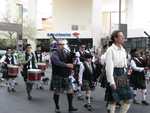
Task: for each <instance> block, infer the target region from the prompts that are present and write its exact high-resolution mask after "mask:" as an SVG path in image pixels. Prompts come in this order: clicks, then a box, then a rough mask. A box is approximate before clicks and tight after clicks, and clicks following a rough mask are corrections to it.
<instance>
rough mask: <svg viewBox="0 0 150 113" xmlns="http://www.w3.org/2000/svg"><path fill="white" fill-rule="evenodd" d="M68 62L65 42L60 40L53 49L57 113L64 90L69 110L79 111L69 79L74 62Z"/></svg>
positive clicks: (53, 79) (53, 87)
mask: <svg viewBox="0 0 150 113" xmlns="http://www.w3.org/2000/svg"><path fill="white" fill-rule="evenodd" d="M67 62H68V61H67V53H66V51H64V42H63V40H59V41H58V48H57V49H56V50H55V51H53V53H52V56H51V63H52V81H51V90H53V91H54V95H53V99H54V103H55V107H56V111H55V112H56V113H60V107H59V95H60V93H61V92H62V91H64V90H66V91H67V99H68V106H69V108H68V110H69V112H73V111H77V109H76V108H74V107H73V105H72V102H73V95H74V92H73V87H72V84H70V81H69V75H70V74H71V69H73V64H72V63H67Z"/></svg>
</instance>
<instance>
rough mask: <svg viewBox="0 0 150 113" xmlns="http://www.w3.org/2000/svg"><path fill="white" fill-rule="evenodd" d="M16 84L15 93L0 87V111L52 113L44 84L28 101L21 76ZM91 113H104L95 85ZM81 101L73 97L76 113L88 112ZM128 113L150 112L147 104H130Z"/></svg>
mask: <svg viewBox="0 0 150 113" xmlns="http://www.w3.org/2000/svg"><path fill="white" fill-rule="evenodd" d="M48 74H49V76H50V70H47V76H48ZM17 81H18V83H19V84H18V85H17V87H16V90H17V92H16V93H8V92H7V90H6V88H5V87H2V88H0V96H1V97H0V113H54V104H53V100H52V92H50V91H49V90H48V89H49V87H48V86H46V87H45V90H37V89H34V90H33V92H32V95H33V100H32V101H28V100H27V97H26V92H25V85H24V82H23V80H22V77H19V78H17ZM93 97H94V101H93V106H94V108H95V111H93V113H106V110H105V103H104V101H103V97H104V90H103V89H102V88H100V87H97V88H96V90H95V92H94V93H93ZM65 98H66V96H65V95H62V96H61V103H62V104H61V110H62V113H67V101H66V99H65ZM148 100H149V101H150V96H149V97H148ZM83 105H84V102H83V101H78V100H77V98H75V106H76V107H77V108H78V109H79V111H78V112H76V113H90V112H88V111H87V110H86V109H85V108H84V107H83ZM129 113H150V107H149V106H143V105H132V106H131V109H130V111H129Z"/></svg>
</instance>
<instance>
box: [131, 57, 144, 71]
mask: <svg viewBox="0 0 150 113" xmlns="http://www.w3.org/2000/svg"><path fill="white" fill-rule="evenodd" d="M134 59H135V60H137V61H138V62H139V63H141V62H140V60H139V59H137V58H134ZM130 66H131V68H132V69H133V70H135V71H138V72H142V71H144V68H143V67H138V66H137V65H136V63H135V61H134V60H131V63H130Z"/></svg>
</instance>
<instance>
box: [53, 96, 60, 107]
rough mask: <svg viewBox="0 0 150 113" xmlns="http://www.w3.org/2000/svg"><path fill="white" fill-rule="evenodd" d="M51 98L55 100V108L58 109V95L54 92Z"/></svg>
mask: <svg viewBox="0 0 150 113" xmlns="http://www.w3.org/2000/svg"><path fill="white" fill-rule="evenodd" d="M53 100H54V102H55V107H56V109H59V95H58V94H54V95H53Z"/></svg>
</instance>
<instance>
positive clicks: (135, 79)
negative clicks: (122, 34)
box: [130, 49, 149, 105]
mask: <svg viewBox="0 0 150 113" xmlns="http://www.w3.org/2000/svg"><path fill="white" fill-rule="evenodd" d="M131 56H132V59H131V64H130V66H131V68H132V74H131V79H130V81H131V85H132V87H133V90H134V100H133V103H134V104H139V102H138V101H137V98H136V97H137V90H141V91H142V104H144V105H149V103H148V102H147V101H146V93H147V89H146V78H145V72H146V71H147V70H148V67H146V65H145V64H144V60H143V59H142V58H141V57H140V55H139V53H138V51H137V50H136V49H134V50H132V51H131Z"/></svg>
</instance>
